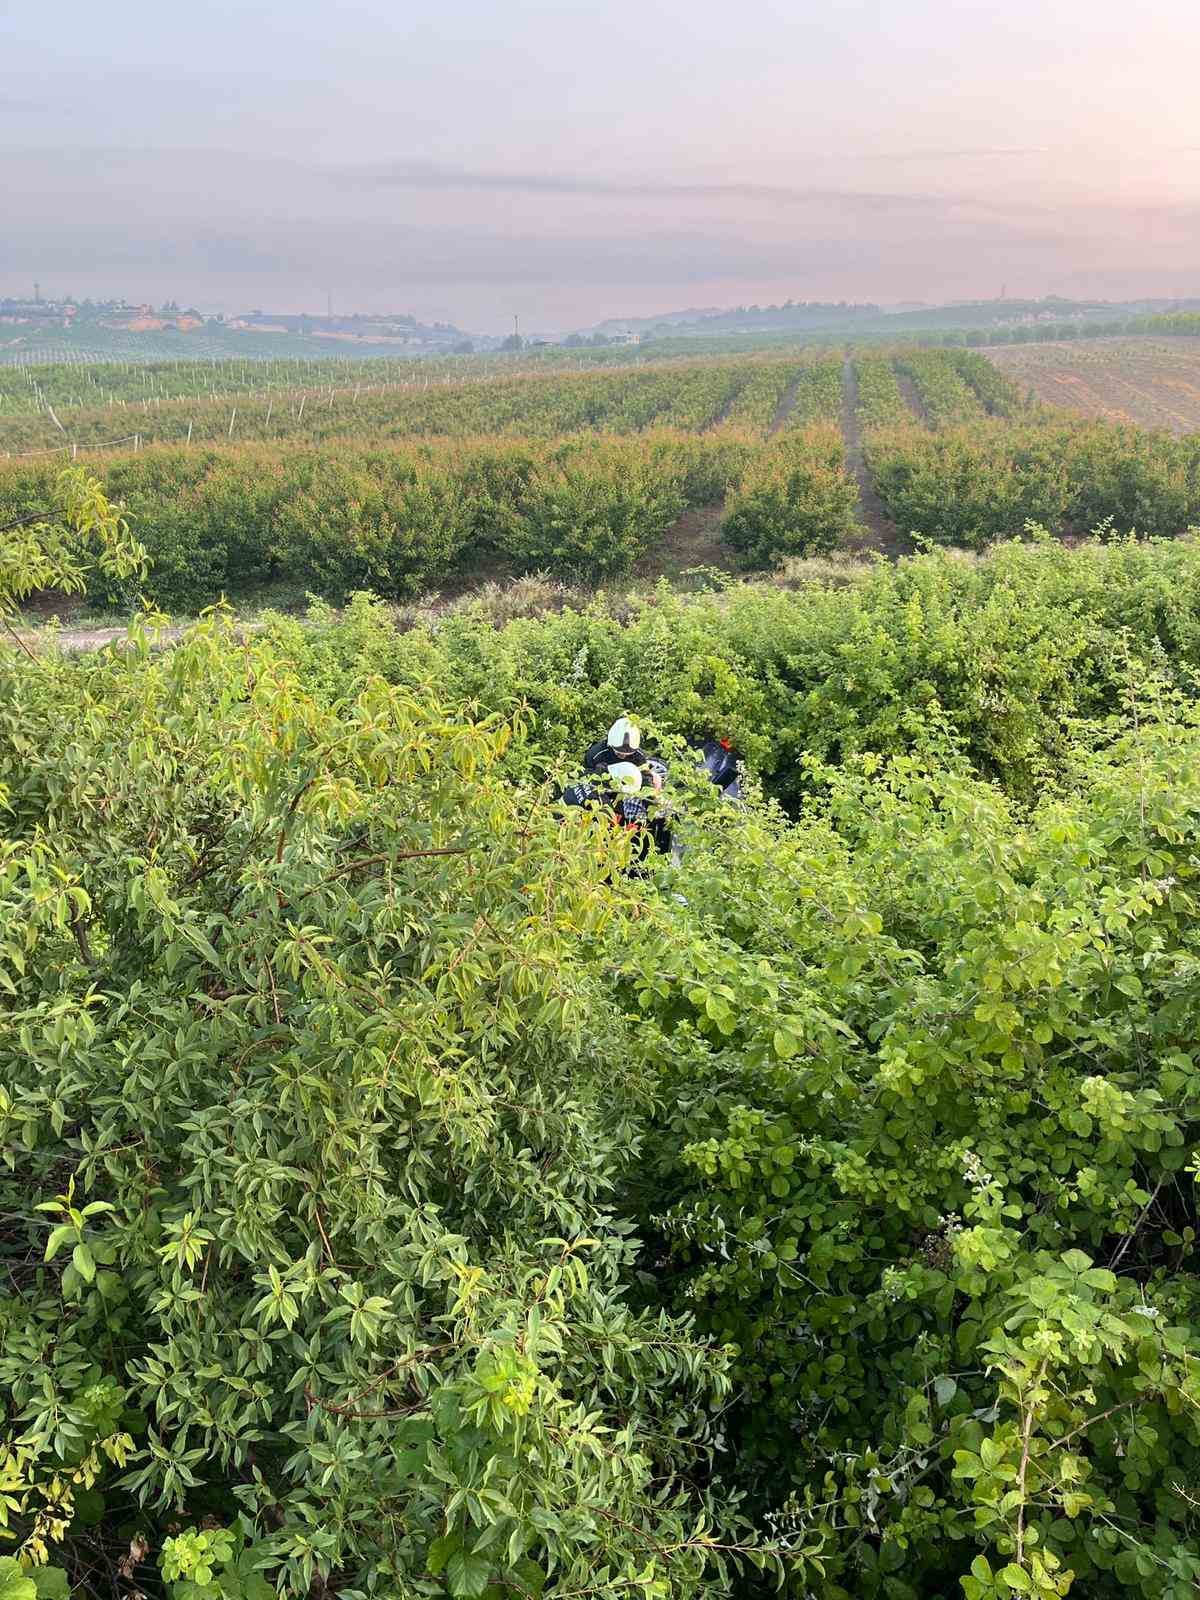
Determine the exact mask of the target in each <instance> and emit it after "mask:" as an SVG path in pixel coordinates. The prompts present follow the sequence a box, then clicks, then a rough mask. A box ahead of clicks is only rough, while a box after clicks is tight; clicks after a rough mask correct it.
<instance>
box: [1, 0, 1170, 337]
mask: <svg viewBox="0 0 1200 1600" xmlns="http://www.w3.org/2000/svg"><path fill="white" fill-rule="evenodd" d="M1191 12H1192V8H1191V6H1190V5H1185V3H1184V0H1153V3H1151V4H1150V5H1149V6H1148V7H1147V8H1146V9H1145V10H1144V11H1143V13H1142V14H1140V15H1139V16H1138V17H1137V19H1136V22H1135V23H1133V24H1130V23H1129V22H1128V21H1127V12H1126V9H1125V8H1124V7H1122V8H1120V9H1118V7H1117V5H1116V3H1115V0H1091V3H1087V0H1037V3H1034V0H1013V3H1012V4H1010V5H1009V7H1007V8H1006V10H1005V11H1004V12H1003V13H1002V14H1001V13H996V12H993V11H992V10H990V9H987V8H984V7H982V6H970V5H966V6H960V7H959V8H956V9H955V10H953V11H948V10H947V8H946V7H944V6H941V7H934V6H931V5H930V4H929V3H928V0H914V3H910V4H909V5H907V6H904V7H901V6H898V5H894V4H893V5H885V6H883V7H882V8H880V7H879V6H868V5H867V4H866V3H865V0H855V3H852V4H835V5H833V6H832V7H829V8H826V9H825V10H823V11H822V12H821V13H820V14H818V15H813V16H805V15H800V14H798V13H797V12H796V10H795V8H793V7H790V6H786V5H784V4H782V3H775V0H749V3H748V4H746V5H743V6H742V7H740V8H738V10H737V11H736V13H730V12H729V11H728V9H727V8H723V7H718V6H717V5H715V4H713V3H712V0H693V3H689V4H686V5H685V4H684V3H683V0H647V3H643V4H639V5H637V6H634V5H632V4H630V3H629V0H615V3H613V4H610V5H607V6H605V7H604V8H603V10H600V9H599V8H597V9H596V10H595V11H594V12H591V11H588V10H584V9H580V10H575V11H571V10H567V9H564V8H562V7H561V6H554V5H550V4H549V3H547V0H541V3H520V0H518V3H510V4H508V5H505V6H503V7H500V6H497V5H494V4H492V5H489V4H485V3H482V0H447V3H446V4H444V5H443V6H441V7H439V8H438V9H437V11H436V13H434V14H431V15H422V16H421V17H419V18H416V19H415V20H405V19H403V18H401V17H399V16H396V15H394V14H392V12H391V11H390V10H389V8H387V7H385V6H384V5H383V4H382V3H381V0H351V3H349V4H347V5H343V6H342V7H341V8H339V10H338V12H337V14H336V16H331V14H330V13H329V11H328V9H327V8H326V7H324V6H320V5H317V4H316V3H314V0H296V4H295V5H293V6H291V7H289V8H288V9H287V10H286V11H284V10H282V9H280V10H279V11H261V10H260V11H259V12H256V13H254V14H247V13H246V12H245V11H243V10H242V9H240V8H237V7H234V6H232V5H231V4H229V3H228V0H217V3H215V4H213V5H210V6H208V7H206V8H205V11H204V14H203V19H202V21H200V22H198V23H191V22H188V21H185V20H182V19H180V20H177V19H176V18H174V17H173V16H170V15H163V14H161V13H160V12H159V11H158V10H157V9H156V10H153V11H152V10H151V9H150V7H149V6H147V5H145V4H132V3H128V0H126V3H120V0H118V3H117V4H116V5H115V6H113V7H109V8H107V9H106V10H105V11H104V12H103V13H102V14H101V13H98V12H96V11H94V10H93V9H92V8H85V7H83V6H82V5H80V4H78V3H77V0H67V3H66V4H65V6H64V7H63V8H61V9H60V11H59V12H58V13H56V14H55V25H54V30H53V38H51V36H50V31H49V30H48V29H47V28H46V27H45V26H44V25H43V23H42V20H41V18H40V17H38V16H37V15H35V14H34V13H33V12H27V13H26V14H24V15H21V16H10V17H8V18H6V25H5V33H6V42H7V57H6V58H7V60H8V62H9V70H8V72H7V74H6V78H7V82H8V83H9V84H10V85H11V86H12V92H11V93H7V92H6V93H0V154H2V157H3V161H4V170H5V174H6V184H5V197H4V207H5V219H4V229H3V235H2V237H0V294H3V293H27V292H28V291H29V289H30V287H31V285H32V282H33V280H34V279H35V278H36V279H38V280H39V281H40V283H41V285H42V291H43V293H44V294H47V295H50V294H54V293H60V292H64V291H68V290H69V291H71V292H73V293H75V294H78V295H88V294H90V295H93V296H100V295H105V294H127V295H130V296H131V297H137V298H146V299H152V300H155V301H158V300H161V299H162V298H164V297H166V296H167V295H173V296H175V298H177V299H180V300H186V301H194V302H197V303H200V304H202V305H204V306H205V307H211V308H214V309H223V310H226V311H237V310H244V309H248V308H250V307H256V306H260V305H262V306H266V307H268V308H270V309H275V310H281V311H302V310H309V311H321V310H323V309H324V307H325V303H326V296H327V295H330V294H331V295H332V297H333V301H334V305H335V309H341V310H352V309H353V310H365V311H371V310H384V309H387V310H396V311H412V312H413V313H415V314H416V315H418V316H421V317H423V318H425V319H427V320H434V319H441V320H446V321H452V322H455V323H457V324H458V325H460V326H462V327H465V328H468V329H471V330H474V331H503V330H504V329H505V328H507V327H510V326H511V319H512V316H513V314H514V313H516V314H518V315H519V316H520V318H521V321H522V325H523V326H525V327H527V328H531V329H532V328H540V329H545V330H562V329H566V328H569V327H572V326H580V325H586V324H588V323H592V322H595V321H597V320H600V319H601V318H604V317H620V316H647V315H653V314H658V313H663V312H666V311H668V310H673V309H677V308H680V307H684V306H723V305H734V304H738V303H749V302H759V303H767V302H771V301H779V300H785V299H788V298H793V299H797V300H843V299H844V300H872V301H881V302H895V301H898V300H910V299H911V300H926V301H945V300H951V299H963V298H990V297H992V296H994V295H997V294H999V293H1000V291H1001V289H1002V288H1007V291H1008V293H1009V295H1010V296H1014V297H1016V296H1034V297H1040V296H1042V295H1046V294H1061V295H1068V296H1085V297H1095V298H1102V299H1121V298H1130V297H1134V296H1142V295H1147V296H1148V295H1162V296H1184V295H1189V294H1197V293H1200V198H1198V194H1197V187H1198V181H1200V105H1198V104H1197V100H1196V96H1195V94H1194V90H1193V87H1192V79H1193V77H1194V73H1195V69H1196V67H1197V66H1198V65H1200V39H1198V34H1200V30H1197V29H1196V27H1195V24H1194V20H1193V19H1192V14H1191Z"/></svg>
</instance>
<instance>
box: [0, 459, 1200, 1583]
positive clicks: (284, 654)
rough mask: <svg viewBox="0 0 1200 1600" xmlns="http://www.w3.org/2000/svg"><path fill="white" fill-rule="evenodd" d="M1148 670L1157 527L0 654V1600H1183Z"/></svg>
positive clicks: (1194, 589) (1169, 631)
mask: <svg viewBox="0 0 1200 1600" xmlns="http://www.w3.org/2000/svg"><path fill="white" fill-rule="evenodd" d="M89 492H94V491H91V490H90V491H89ZM75 520H76V519H75V518H74V514H73V513H71V512H70V511H69V510H68V513H67V515H66V521H65V529H64V536H65V541H66V542H65V545H64V556H65V557H66V558H69V559H76V557H75V554H74V552H73V546H72V538H71V535H72V534H74V533H77V530H76V529H75V528H73V526H72V524H73V522H74V521H75ZM1198 669H1200V548H1198V547H1197V546H1196V545H1195V544H1193V543H1191V542H1190V541H1181V542H1176V543H1172V544H1154V543H1151V544H1142V545H1135V544H1131V543H1130V544H1126V543H1118V544H1114V545H1100V544H1097V545H1094V546H1091V547H1088V548H1086V549H1084V550H1082V551H1079V552H1076V553H1071V552H1068V551H1065V550H1063V549H1062V548H1060V547H1058V546H1054V545H1050V544H1045V545H1037V546H1034V547H1022V546H1010V547H1005V548H1004V549H1002V550H1000V551H998V552H997V553H996V554H995V555H993V556H992V557H990V558H989V559H988V560H986V561H982V562H968V561H965V560H962V559H955V558H951V557H949V556H947V555H945V554H939V555H935V556H928V557H922V558H918V559H916V560H913V561H910V562H905V563H902V564H900V565H899V566H898V567H896V568H890V569H881V570H880V571H878V572H876V573H875V574H872V575H870V576H868V577H864V578H860V579H858V580H857V581H855V582H852V583H850V584H848V585H846V586H844V587H841V588H833V587H828V588H826V587H819V588H816V589H810V590H802V591H800V592H799V593H796V594H789V593H786V592H782V591H778V590H776V591H773V592H771V591H766V590H762V589H755V588H749V587H747V588H742V589H734V590H733V591H731V592H729V593H723V594H718V595H714V596H709V597H701V598H698V599H697V600H694V601H691V602H684V601H681V600H679V599H675V598H671V597H669V596H668V595H667V594H666V593H665V592H664V593H661V594H658V595H656V596H654V597H653V598H652V600H650V601H648V602H647V603H645V604H643V605H641V606H638V607H636V608H633V609H631V610H630V611H628V612H624V613H621V614H614V613H612V612H610V611H608V610H606V609H605V608H604V606H603V605H602V604H597V605H596V606H595V607H593V608H592V609H591V610H590V611H588V612H586V613H583V614H577V613H570V612H568V613H565V614H564V615H562V616H561V617H556V618H544V619H540V620H532V619H528V620H522V621H518V622H515V623H513V624H512V625H510V626H508V627H506V628H503V629H495V628H492V627H491V626H489V625H488V624H487V623H486V621H485V620H484V619H483V618H482V617H481V616H475V615H472V614H471V612H470V611H469V610H468V611H466V612H462V613H459V614H457V615H455V616H453V617H450V618H448V619H446V620H445V621H444V622H441V623H439V624H438V625H437V626H436V627H433V628H428V629H425V628H418V629H416V630H414V631H413V632H410V633H408V634H405V635H399V634H397V633H396V632H395V631H394V629H393V628H392V627H391V625H390V621H389V618H388V614H387V612H386V609H385V608H384V607H382V606H380V605H378V604H377V603H374V602H372V601H370V600H369V599H368V598H365V597H364V598H362V599H360V600H358V601H357V602H356V603H355V605H354V606H353V607H352V609H351V611H350V613H349V614H348V615H347V616H346V617H344V618H341V619H337V618H334V617H333V616H332V615H330V614H329V613H327V612H325V613H322V612H318V613H317V614H316V615H315V616H314V618H313V619H312V620H311V623H310V625H309V626H308V627H306V628H304V627H300V626H299V625H298V624H295V623H289V622H284V621H282V620H281V621H279V622H277V623H275V624H274V625H273V626H272V627H270V628H269V629H268V630H267V631H266V633H265V634H263V635H261V636H259V637H257V638H256V639H255V641H254V642H253V643H251V644H246V643H239V642H238V640H237V638H236V635H235V633H234V631H233V629H232V625H231V623H230V622H229V620H228V619H226V618H224V617H223V616H216V617H212V618H209V619H207V620H206V621H204V622H203V623H202V624H201V625H199V626H198V627H196V628H195V629H193V630H192V631H191V632H190V633H189V634H188V635H187V636H186V637H185V638H184V639H183V641H182V642H181V643H180V644H179V645H178V646H177V647H176V648H174V649H172V650H169V651H165V652H160V651H157V650H155V649H154V647H153V636H152V631H151V629H150V625H149V624H148V623H145V622H143V623H141V624H139V625H138V627H137V628H136V629H135V630H134V631H133V633H132V635H131V638H130V640H129V641H128V642H127V643H126V644H125V645H124V646H123V648H121V649H120V650H117V651H113V652H109V653H106V654H102V655H98V656H95V657H91V658H81V659H76V660H69V659H63V658H59V657H55V656H53V655H46V656H44V657H42V658H40V659H39V660H37V661H30V660H28V659H27V658H25V657H23V656H21V655H20V654H18V653H14V652H11V651H9V652H6V653H5V654H4V655H3V656H0V785H2V786H3V793H4V797H5V807H6V809H5V812H4V816H5V823H4V838H3V841H2V843H0V929H2V933H0V991H2V997H0V1059H2V1061H3V1068H2V1072H0V1152H2V1157H3V1164H2V1165H0V1218H2V1222H0V1259H2V1260H3V1263H4V1267H5V1275H4V1278H3V1280H2V1283H3V1287H2V1288H0V1334H2V1337H0V1351H2V1353H0V1393H2V1395H3V1402H4V1404H3V1415H2V1418H0V1474H2V1476H0V1524H2V1525H3V1528H4V1531H5V1532H6V1533H7V1535H8V1541H9V1542H8V1545H7V1547H6V1553H5V1554H4V1555H3V1556H0V1593H3V1594H4V1595H5V1596H6V1600H37V1597H38V1596H44V1597H47V1600H62V1597H63V1596H64V1595H65V1594H66V1592H67V1589H68V1585H69V1584H77V1585H79V1587H80V1589H81V1590H82V1591H83V1592H100V1591H101V1590H105V1591H107V1590H110V1589H111V1588H112V1586H113V1585H114V1584H116V1585H119V1584H120V1582H121V1581H122V1580H124V1581H127V1582H128V1583H130V1584H132V1585H134V1586H136V1587H138V1588H139V1589H140V1590H141V1591H142V1592H144V1593H148V1592H150V1591H154V1592H159V1593H166V1594H169V1595H170V1596H171V1597H172V1600H218V1597H224V1600H269V1595H270V1594H271V1593H273V1592H279V1593H282V1594H285V1595H295V1596H301V1595H314V1596H317V1595H327V1594H329V1593H337V1594H342V1595H346V1596H348V1597H350V1600H354V1597H355V1596H365V1595H369V1594H377V1595H380V1596H388V1597H390V1596H393V1595H397V1596H411V1597H414V1600H415V1597H417V1596H430V1597H432V1596H443V1595H450V1596H466V1597H478V1596H487V1597H488V1600H527V1597H529V1596H539V1595H545V1596H547V1597H551V1596H553V1597H557V1600H581V1597H583V1596H589V1597H590V1596H597V1597H607V1596H613V1597H615V1596H618V1595H620V1596H625V1595H629V1594H633V1595H642V1596H646V1597H650V1600H676V1597H678V1600H685V1597H690V1596H701V1595H704V1596H708V1595H719V1594H722V1593H730V1594H734V1595H737V1596H740V1597H750V1596H758V1595H765V1594H767V1593H770V1592H775V1589H776V1586H777V1584H782V1585H783V1586H784V1588H785V1590H786V1592H789V1593H791V1594H793V1595H795V1596H796V1597H797V1600H799V1597H801V1596H806V1597H817V1600H851V1597H853V1600H867V1597H875V1596H879V1597H882V1600H934V1597H935V1596H936V1597H941V1596H943V1595H952V1594H955V1593H959V1594H962V1595H963V1596H964V1600H1007V1597H1009V1596H1012V1595H1035V1596H1039V1597H1042V1600H1050V1597H1052V1596H1056V1595H1064V1594H1076V1595H1084V1594H1086V1595H1088V1596H1096V1597H1100V1600H1109V1597H1111V1600H1116V1597H1118V1596H1126V1595H1131V1594H1132V1595H1137V1596H1141V1597H1144V1600H1183V1597H1184V1596H1186V1595H1190V1594H1193V1593H1194V1592H1195V1588H1196V1586H1197V1583H1200V1493H1198V1492H1197V1487H1198V1484H1200V1426H1198V1424H1200V1365H1198V1361H1200V1293H1198V1281H1200V1280H1198V1277H1197V1252H1196V1242H1197V1221H1196V1200H1195V1181H1196V1176H1197V1161H1196V1149H1197V1142H1198V1138H1200V1069H1198V1067H1197V1062H1196V1060H1195V1046H1194V1041H1195V1038H1196V1035H1197V1031H1198V1030H1200V1014H1198V1007H1200V981H1198V980H1200V938H1198V936H1197V933H1196V931H1195V930H1196V924H1197V915H1196V913H1197V903H1196V901H1197V893H1198V890H1200V862H1198V861H1197V858H1196V853H1195V847H1194V840H1195V835H1196V831H1197V827H1198V825H1200V725H1198V719H1197V715H1196V710H1195V705H1194V701H1193V695H1192V691H1193V688H1194V683H1195V674H1196V671H1197V670H1198ZM621 708H632V709H635V710H636V711H637V712H638V715H639V716H640V717H641V718H642V720H643V722H644V724H645V726H646V729H647V731H648V733H649V734H652V735H653V736H655V737H656V738H657V739H658V740H659V741H660V743H661V744H662V746H663V747H664V749H665V750H666V751H667V752H668V753H669V754H673V756H674V758H675V766H674V775H675V777H674V787H675V792H676V794H677V796H678V797H679V798H680V800H681V802H682V803H683V806H684V812H683V814H682V815H681V816H680V817H679V818H678V819H677V822H676V826H677V828H678V830H679V835H680V839H681V842H683V843H684V845H685V847H686V855H685V857H684V865H683V872H682V874H680V873H679V872H678V871H677V870H676V869H675V868H673V867H672V866H671V865H670V864H669V863H668V862H662V863H660V864H658V865H657V866H655V867H653V868H652V869H651V871H650V875H649V877H647V878H645V879H639V878H630V877H627V876H626V875H624V874H623V873H622V871H621V870H620V869H621V868H622V866H624V865H625V864H626V863H627V856H626V854H625V852H626V851H627V848H628V847H627V845H625V844H624V843H623V842H622V841H621V840H620V839H618V838H617V837H615V836H614V835H613V834H612V833H611V832H610V830H609V829H608V828H607V827H606V826H604V825H603V823H597V824H595V825H593V824H589V823H588V822H587V820H586V819H585V820H583V821H578V820H576V821H574V822H572V824H571V825H570V826H568V827H564V826H563V825H562V822H561V820H560V818H559V817H558V816H557V814H556V812H555V810H554V807H553V804H552V801H551V796H552V793H553V780H554V778H555V777H556V776H559V775H561V774H562V773H563V772H564V771H565V770H566V767H567V763H566V762H565V761H564V760H563V756H562V753H563V752H564V750H565V751H571V750H578V749H580V748H581V747H582V745H583V743H585V742H586V738H590V737H591V735H592V734H593V733H594V731H595V729H596V728H597V727H603V725H604V718H605V716H609V715H611V714H612V712H613V711H614V710H617V709H621ZM712 731H721V732H725V733H728V734H730V735H732V736H734V737H735V738H736V739H737V740H738V743H739V745H740V746H741V747H742V748H743V749H745V751H746V753H747V755H748V756H749V757H750V760H751V764H752V766H753V767H754V768H755V769H756V770H757V771H759V772H761V773H763V774H764V775H765V776H766V778H767V780H768V782H769V785H770V787H771V788H772V789H773V790H774V792H775V794H776V795H777V796H778V797H780V798H782V799H783V800H784V801H786V804H787V807H788V810H787V812H785V811H784V810H783V809H782V808H781V807H780V805H779V804H778V803H777V801H776V800H767V799H764V798H763V797H762V795H761V794H760V793H759V792H758V783H757V780H756V778H754V777H753V776H752V777H750V778H749V779H748V781H747V789H748V798H747V801H746V803H745V804H744V805H743V806H742V807H740V808H737V809H735V808H733V807H730V806H727V805H724V804H721V803H720V802H718V801H717V800H716V799H715V797H714V795H713V793H712V791H711V789H710V788H706V787H704V786H702V785H699V784H693V783H691V782H690V781H689V779H688V776H687V771H688V767H687V761H686V758H685V756H684V754H683V750H682V743H681V741H682V740H683V739H684V738H685V737H686V738H691V739H693V740H694V739H695V738H696V737H698V736H699V735H700V734H702V733H710V732H712ZM680 890H682V891H683V892H684V898H683V899H682V900H681V899H680V898H678V895H679V892H680Z"/></svg>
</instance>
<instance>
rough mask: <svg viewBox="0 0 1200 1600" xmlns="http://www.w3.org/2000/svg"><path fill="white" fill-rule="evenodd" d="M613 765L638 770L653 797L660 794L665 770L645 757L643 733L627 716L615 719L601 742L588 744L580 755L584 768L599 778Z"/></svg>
mask: <svg viewBox="0 0 1200 1600" xmlns="http://www.w3.org/2000/svg"><path fill="white" fill-rule="evenodd" d="M616 762H626V763H628V764H630V765H632V766H635V767H638V768H640V770H641V772H642V776H643V778H645V779H647V780H648V781H649V782H650V784H651V785H652V786H653V788H654V792H655V793H656V794H658V793H660V792H661V790H662V786H663V779H664V778H665V777H666V771H667V769H666V767H665V765H664V764H663V762H661V761H656V760H654V758H653V757H651V756H647V755H646V753H645V752H644V751H643V749H642V730H641V729H640V728H639V727H638V726H637V724H636V723H635V722H633V721H631V720H630V718H629V717H618V718H617V720H616V721H615V722H614V723H613V725H612V727H611V728H610V729H609V730H608V733H607V735H606V736H605V737H604V738H603V739H597V740H596V743H595V744H593V745H589V747H588V749H587V750H586V751H585V752H584V756H583V769H584V771H585V772H592V773H595V774H596V775H597V776H599V775H600V774H601V773H604V772H607V771H608V770H609V768H610V767H612V766H613V765H614V763H616Z"/></svg>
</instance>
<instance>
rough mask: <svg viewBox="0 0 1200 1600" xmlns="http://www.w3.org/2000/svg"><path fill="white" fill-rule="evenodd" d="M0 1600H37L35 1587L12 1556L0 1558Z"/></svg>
mask: <svg viewBox="0 0 1200 1600" xmlns="http://www.w3.org/2000/svg"><path fill="white" fill-rule="evenodd" d="M0 1600H37V1585H36V1584H35V1583H34V1581H33V1579H32V1578H31V1577H29V1575H28V1574H27V1573H26V1571H25V1569H24V1568H23V1567H22V1565H21V1563H20V1562H19V1561H18V1560H17V1559H16V1558H15V1557H14V1556H0Z"/></svg>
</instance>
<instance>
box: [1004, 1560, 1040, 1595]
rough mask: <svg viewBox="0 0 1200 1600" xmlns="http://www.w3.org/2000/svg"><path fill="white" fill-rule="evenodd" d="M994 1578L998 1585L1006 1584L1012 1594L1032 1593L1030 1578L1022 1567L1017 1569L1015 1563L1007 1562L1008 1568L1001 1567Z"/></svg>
mask: <svg viewBox="0 0 1200 1600" xmlns="http://www.w3.org/2000/svg"><path fill="white" fill-rule="evenodd" d="M996 1578H997V1580H998V1581H999V1582H1000V1583H1006V1584H1007V1585H1008V1587H1009V1588H1010V1589H1011V1590H1012V1591H1013V1593H1014V1594H1032V1593H1034V1586H1033V1580H1032V1578H1030V1576H1029V1574H1028V1573H1027V1572H1026V1571H1025V1570H1024V1568H1023V1567H1018V1566H1017V1564H1016V1563H1015V1562H1009V1564H1008V1566H1006V1567H1001V1568H1000V1571H999V1572H998V1573H997V1574H996Z"/></svg>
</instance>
